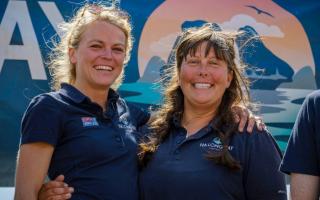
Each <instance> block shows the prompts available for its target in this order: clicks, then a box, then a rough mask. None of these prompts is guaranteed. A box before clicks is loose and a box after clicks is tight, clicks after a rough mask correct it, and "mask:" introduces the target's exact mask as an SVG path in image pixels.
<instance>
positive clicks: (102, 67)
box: [95, 65, 112, 71]
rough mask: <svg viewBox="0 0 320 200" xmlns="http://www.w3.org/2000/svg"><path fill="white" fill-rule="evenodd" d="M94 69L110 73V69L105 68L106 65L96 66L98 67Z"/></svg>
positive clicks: (108, 67)
mask: <svg viewBox="0 0 320 200" xmlns="http://www.w3.org/2000/svg"><path fill="white" fill-rule="evenodd" d="M95 69H97V70H107V71H112V67H110V66H106V65H98V66H95Z"/></svg>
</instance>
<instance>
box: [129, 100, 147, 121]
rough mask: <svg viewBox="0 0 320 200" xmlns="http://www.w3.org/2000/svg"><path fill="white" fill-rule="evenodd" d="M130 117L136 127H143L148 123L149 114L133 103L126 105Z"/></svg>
mask: <svg viewBox="0 0 320 200" xmlns="http://www.w3.org/2000/svg"><path fill="white" fill-rule="evenodd" d="M127 105H128V108H129V112H130V115H131V116H132V117H133V118H134V119H135V121H136V122H137V125H138V126H143V125H144V124H146V123H147V122H148V121H149V118H150V113H149V112H148V111H147V110H146V109H144V108H141V107H139V106H138V105H136V104H134V103H130V102H128V103H127Z"/></svg>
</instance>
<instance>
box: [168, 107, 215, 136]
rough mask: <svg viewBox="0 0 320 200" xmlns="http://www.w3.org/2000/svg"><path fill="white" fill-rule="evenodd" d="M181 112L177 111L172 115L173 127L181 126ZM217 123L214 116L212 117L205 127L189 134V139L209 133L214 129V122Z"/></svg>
mask: <svg viewBox="0 0 320 200" xmlns="http://www.w3.org/2000/svg"><path fill="white" fill-rule="evenodd" d="M181 116H182V112H177V113H174V114H173V116H172V120H171V122H172V124H173V126H174V127H175V128H183V127H182V125H181V119H182V117H181ZM216 123H217V120H216V119H215V118H213V119H212V120H211V121H210V122H209V123H208V125H206V126H205V127H203V128H201V129H200V130H199V131H198V132H197V133H196V134H194V135H192V136H190V137H189V138H190V139H198V138H201V137H203V136H205V135H207V134H208V133H211V132H212V131H216V129H215V124H216Z"/></svg>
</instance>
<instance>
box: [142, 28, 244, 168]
mask: <svg viewBox="0 0 320 200" xmlns="http://www.w3.org/2000/svg"><path fill="white" fill-rule="evenodd" d="M237 35H238V33H231V32H225V31H215V30H214V29H213V27H212V24H205V25H204V26H202V27H200V28H191V29H188V30H186V31H185V32H183V33H182V35H181V38H180V41H179V42H178V45H177V47H176V52H175V64H174V66H173V67H172V68H171V70H170V71H169V74H168V76H169V77H170V82H169V83H168V84H167V85H166V86H165V90H164V100H163V104H162V105H161V106H160V108H159V109H158V110H157V112H156V113H155V114H154V116H156V117H154V118H152V119H151V121H150V129H151V131H152V133H151V134H150V136H149V138H148V140H146V141H144V142H142V143H140V145H139V146H140V152H139V159H140V161H142V165H145V164H146V163H147V162H148V161H149V160H150V159H151V157H152V154H153V153H154V152H155V151H156V150H157V148H158V146H159V145H160V143H161V142H162V141H163V139H164V138H166V137H168V134H170V130H171V129H172V128H173V127H172V126H173V125H172V120H173V118H174V117H178V118H180V119H182V115H183V112H184V95H183V93H182V90H181V88H180V86H179V81H178V79H179V77H178V76H179V72H180V69H181V65H182V62H183V60H185V59H186V57H187V55H189V54H191V55H194V54H195V53H196V51H197V49H198V47H199V46H200V45H201V44H202V43H203V42H207V45H206V55H208V53H209V51H210V50H211V49H213V50H214V52H215V55H216V56H217V58H218V59H220V60H223V61H225V62H226V63H227V66H228V70H229V72H230V73H232V74H233V79H232V81H231V83H230V86H229V87H228V88H227V89H226V91H225V93H224V94H223V97H222V101H221V104H220V105H219V108H218V111H217V115H216V117H215V119H216V120H215V122H214V123H213V122H212V123H213V124H212V125H213V127H214V129H215V130H217V131H218V132H219V137H220V139H221V142H222V144H223V150H222V152H221V153H218V154H213V153H208V155H206V157H207V158H208V159H210V160H213V161H214V162H216V163H218V164H222V165H225V166H227V167H228V168H230V169H236V170H237V169H240V165H239V163H238V162H237V161H236V160H234V159H233V157H232V156H231V154H230V153H229V151H228V149H227V146H228V144H229V141H230V137H231V136H232V135H233V133H234V132H235V131H236V128H237V124H236V122H235V119H234V114H233V112H232V110H231V108H232V106H235V105H246V106H248V105H249V103H250V98H249V81H248V80H247V79H246V78H245V76H244V75H243V72H244V67H245V66H244V65H243V64H242V63H241V62H240V60H239V54H238V52H237V51H238V49H237V48H236V44H235V40H236V37H237Z"/></svg>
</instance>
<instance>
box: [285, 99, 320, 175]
mask: <svg viewBox="0 0 320 200" xmlns="http://www.w3.org/2000/svg"><path fill="white" fill-rule="evenodd" d="M313 97H314V96H312V95H311V96H308V97H307V98H306V99H305V101H304V103H303V104H302V107H301V109H300V111H299V113H298V116H297V119H296V122H295V124H294V127H293V129H292V133H291V136H290V138H289V141H288V146H287V149H286V152H285V156H284V158H283V161H282V163H281V166H280V170H281V171H283V172H285V173H287V174H290V173H292V172H293V173H301V174H309V175H315V176H320V174H319V165H318V163H319V160H318V155H317V141H318V140H317V138H316V137H317V136H316V131H315V112H317V109H319V108H316V105H315V99H314V98H313ZM318 100H319V98H318ZM318 103H319V105H320V102H318ZM318 112H319V111H318ZM317 123H320V122H319V121H318V122H317Z"/></svg>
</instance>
